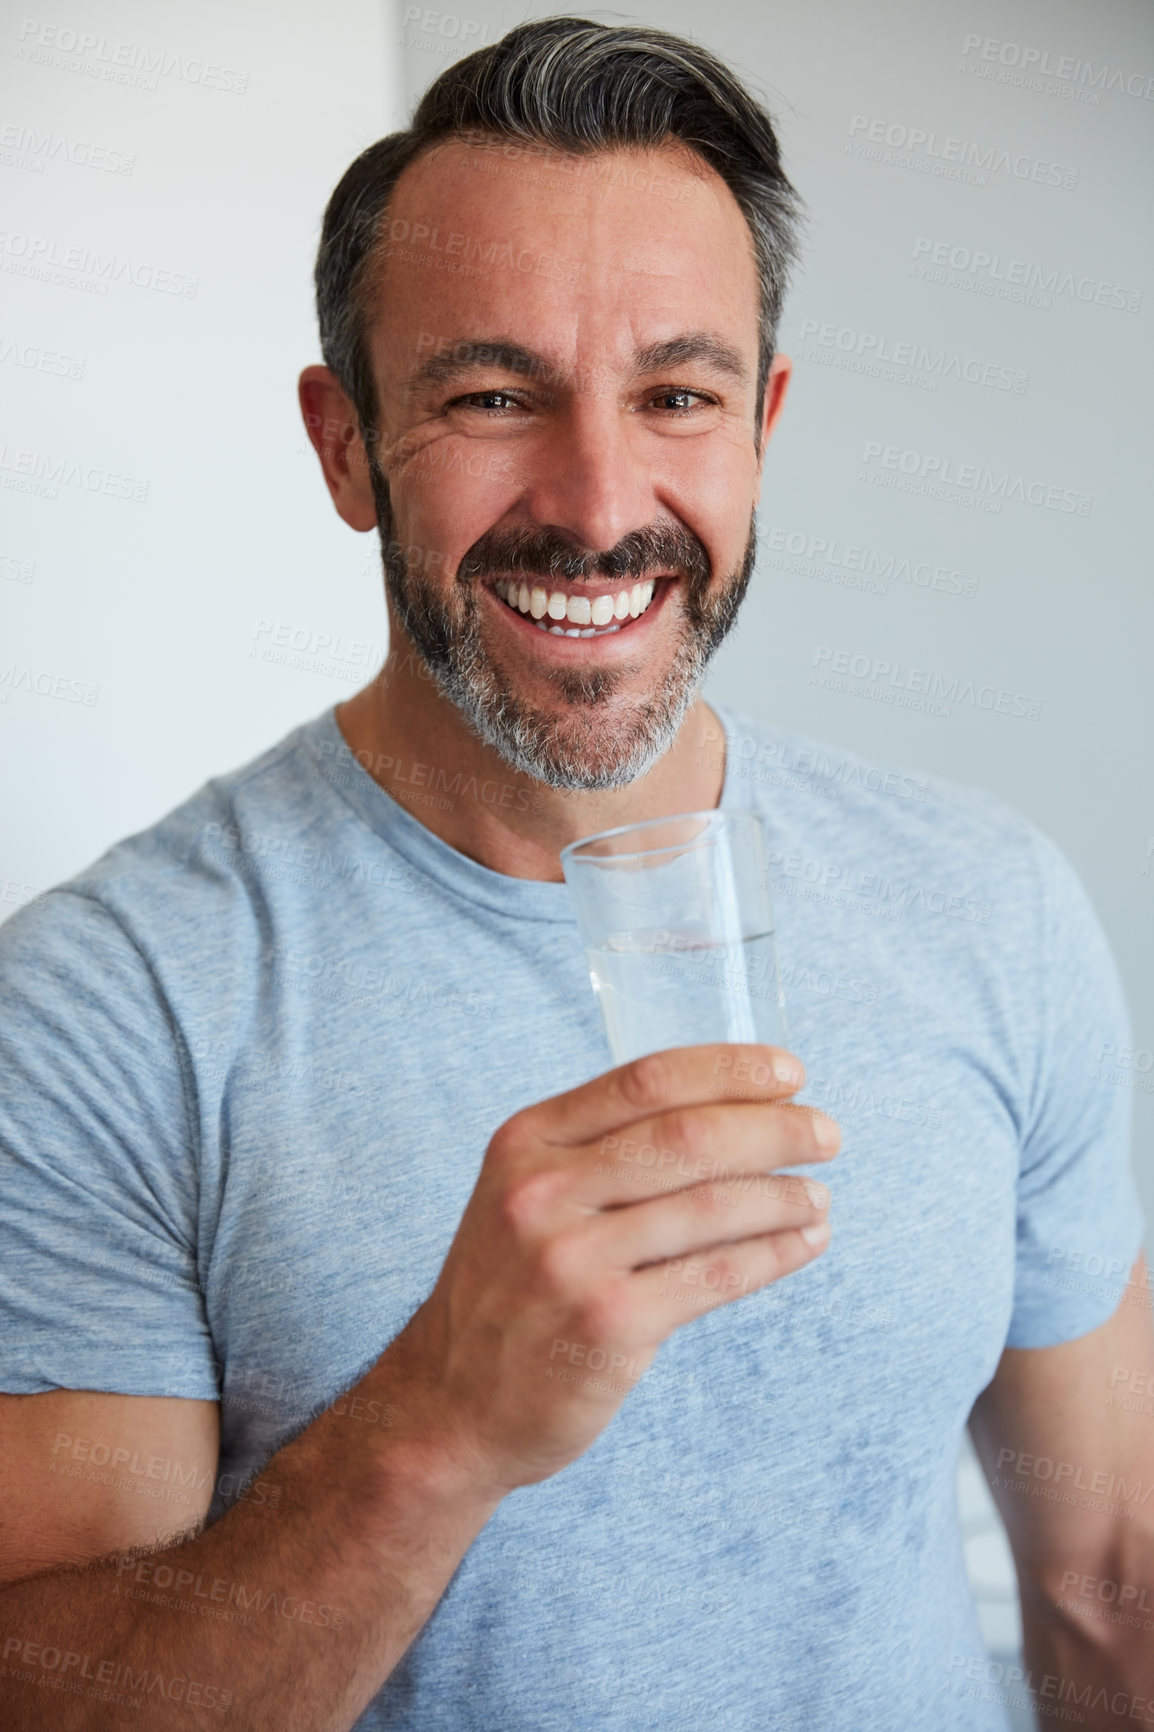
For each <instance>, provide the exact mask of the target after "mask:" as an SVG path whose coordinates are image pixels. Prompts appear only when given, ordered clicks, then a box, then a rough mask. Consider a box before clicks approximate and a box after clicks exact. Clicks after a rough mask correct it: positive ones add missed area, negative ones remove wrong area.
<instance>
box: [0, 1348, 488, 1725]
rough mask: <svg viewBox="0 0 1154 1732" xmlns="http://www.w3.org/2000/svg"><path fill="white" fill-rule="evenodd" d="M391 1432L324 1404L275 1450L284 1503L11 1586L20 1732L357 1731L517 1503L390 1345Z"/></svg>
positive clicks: (375, 1384)
mask: <svg viewBox="0 0 1154 1732" xmlns="http://www.w3.org/2000/svg"><path fill="white" fill-rule="evenodd" d="M356 1393H357V1394H360V1395H362V1396H364V1397H366V1398H367V1399H371V1400H375V1401H377V1402H383V1403H387V1404H388V1406H389V1407H390V1409H391V1410H392V1411H393V1412H394V1414H395V1415H396V1421H395V1423H394V1424H393V1426H392V1427H390V1429H389V1430H387V1431H383V1432H382V1430H381V1428H380V1427H379V1426H376V1425H371V1426H370V1425H366V1424H363V1423H361V1422H359V1421H358V1420H356V1419H354V1418H352V1417H350V1416H349V1415H350V1412H351V1403H344V1404H341V1405H342V1406H343V1408H344V1412H343V1413H339V1412H336V1411H333V1410H332V1409H330V1410H328V1411H326V1412H325V1413H323V1414H322V1415H321V1416H320V1417H319V1418H318V1419H317V1420H315V1421H314V1422H313V1424H312V1425H310V1426H309V1427H308V1428H307V1429H306V1430H305V1431H304V1432H302V1433H301V1435H300V1436H299V1437H298V1438H296V1439H294V1440H293V1442H292V1443H289V1444H287V1445H286V1446H285V1447H284V1448H283V1449H282V1450H280V1451H279V1452H278V1453H277V1454H276V1455H275V1456H274V1457H273V1458H272V1460H271V1461H270V1462H269V1464H268V1466H267V1468H266V1469H265V1470H264V1475H263V1476H262V1477H265V1478H267V1479H268V1480H269V1481H274V1482H275V1484H276V1485H277V1486H278V1487H280V1488H281V1497H280V1500H279V1502H278V1504H277V1505H276V1507H275V1508H273V1509H269V1508H268V1507H267V1506H264V1505H255V1504H253V1503H251V1502H246V1501H243V1500H242V1501H240V1502H238V1503H237V1504H236V1505H235V1506H234V1507H233V1508H232V1509H231V1510H230V1511H229V1512H228V1514H227V1515H225V1516H224V1517H223V1518H222V1519H221V1520H220V1521H219V1522H217V1523H215V1524H214V1525H213V1526H212V1527H211V1528H208V1529H207V1530H205V1531H203V1532H202V1533H200V1534H198V1535H196V1536H195V1537H193V1538H190V1539H187V1540H185V1541H183V1542H180V1543H177V1544H175V1545H168V1546H165V1547H164V1548H163V1549H161V1550H156V1551H153V1552H149V1553H142V1552H140V1551H137V1552H134V1553H126V1554H123V1555H119V1556H113V1557H110V1558H105V1559H103V1560H100V1561H99V1562H97V1563H94V1564H90V1565H88V1566H86V1567H84V1568H82V1569H75V1570H53V1571H50V1572H47V1573H45V1574H43V1575H38V1576H34V1577H31V1578H28V1579H26V1580H24V1581H18V1582H14V1583H11V1584H10V1585H9V1586H8V1587H6V1588H5V1589H3V1590H2V1591H0V1724H3V1726H4V1727H5V1728H8V1729H10V1732H42V1728H44V1727H45V1726H47V1725H51V1726H53V1727H54V1728H59V1729H60V1732H73V1729H76V1732H115V1729H116V1728H119V1727H120V1726H121V1725H122V1724H123V1723H124V1709H125V1707H126V1706H128V1705H129V1704H130V1703H131V1704H134V1705H135V1704H139V1705H138V1706H134V1707H133V1713H132V1722H133V1725H134V1726H135V1727H138V1728H139V1732H172V1729H173V1728H180V1727H188V1728H190V1729H193V1728H195V1729H197V1732H199V1729H200V1728H202V1727H222V1726H223V1727H226V1728H227V1727H230V1726H231V1727H235V1728H238V1729H239V1732H345V1729H346V1728H348V1727H350V1726H352V1724H353V1723H354V1721H355V1720H356V1719H357V1717H358V1715H360V1714H361V1713H362V1712H363V1711H364V1709H365V1707H366V1705H367V1704H368V1702H369V1701H370V1700H371V1699H372V1697H373V1696H374V1694H375V1693H376V1692H377V1690H379V1689H380V1687H381V1685H382V1683H383V1682H384V1680H385V1679H386V1678H387V1677H388V1675H389V1673H390V1672H391V1671H392V1670H393V1668H394V1667H395V1666H396V1664H397V1662H398V1661H399V1660H400V1659H401V1657H402V1655H403V1654H404V1652H405V1650H406V1648H407V1647H408V1646H409V1644H410V1642H411V1641H412V1640H413V1638H414V1637H415V1636H416V1634H417V1633H418V1632H419V1631H420V1630H421V1629H422V1628H423V1626H424V1624H425V1623H426V1622H427V1620H428V1618H429V1617H430V1615H431V1613H432V1612H433V1610H434V1608H435V1606H436V1604H437V1601H438V1600H439V1598H440V1596H441V1594H442V1593H443V1591H444V1589H445V1586H446V1584H447V1583H448V1581H449V1579H450V1577H451V1576H452V1574H453V1571H454V1570H455V1569H456V1567H457V1564H458V1563H459V1562H460V1560H461V1558H462V1557H463V1556H464V1554H465V1552H466V1551H467V1550H468V1548H469V1546H470V1545H471V1544H472V1542H473V1540H474V1539H475V1537H476V1535H477V1534H478V1533H479V1532H480V1530H481V1529H482V1528H483V1527H484V1525H485V1523H486V1521H487V1520H488V1519H489V1516H490V1515H491V1514H492V1513H493V1510H494V1509H495V1508H496V1506H497V1503H498V1502H499V1501H500V1500H499V1497H498V1496H497V1495H496V1494H494V1493H493V1492H492V1491H491V1490H482V1489H480V1488H479V1487H478V1486H477V1485H476V1484H475V1483H474V1482H473V1480H472V1479H471V1477H470V1475H469V1474H468V1472H467V1471H466V1470H465V1469H464V1468H463V1467H461V1466H458V1465H457V1464H456V1463H455V1460H454V1458H453V1457H452V1456H451V1455H450V1453H449V1451H448V1450H447V1449H444V1450H443V1449H441V1448H440V1447H438V1443H437V1440H435V1439H431V1438H429V1437H428V1436H422V1435H421V1433H420V1431H419V1430H418V1429H417V1428H416V1427H415V1426H414V1425H413V1424H411V1423H409V1422H408V1420H409V1410H408V1409H407V1408H406V1405H405V1395H404V1391H403V1389H402V1390H400V1391H398V1387H397V1384H396V1379H395V1377H394V1375H393V1373H392V1368H391V1367H390V1365H389V1361H388V1356H387V1355H386V1357H385V1358H384V1359H383V1360H382V1361H379V1362H378V1364H377V1365H376V1366H374V1367H373V1369H372V1370H371V1371H370V1372H369V1373H368V1374H367V1376H366V1377H365V1378H363V1379H362V1380H361V1382H360V1383H359V1384H358V1385H357V1386H356Z"/></svg>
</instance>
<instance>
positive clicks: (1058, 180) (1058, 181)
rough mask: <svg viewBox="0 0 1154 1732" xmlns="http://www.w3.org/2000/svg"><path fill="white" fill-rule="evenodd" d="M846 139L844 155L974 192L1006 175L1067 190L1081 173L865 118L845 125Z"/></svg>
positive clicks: (1023, 155) (1026, 153)
mask: <svg viewBox="0 0 1154 1732" xmlns="http://www.w3.org/2000/svg"><path fill="white" fill-rule="evenodd" d="M860 134H864V137H860V136H859V135H860ZM849 136H850V142H849V143H848V144H847V145H846V147H845V149H846V154H847V155H850V156H857V157H861V158H863V159H864V160H865V161H867V162H880V163H882V164H883V165H885V166H888V167H892V168H911V169H914V170H915V171H916V172H918V173H921V174H932V175H937V176H943V177H944V178H946V179H947V180H959V179H960V180H965V181H967V182H968V183H969V184H970V185H973V186H988V185H989V178H988V177H989V176H990V175H991V174H1007V175H1009V176H1011V178H1012V179H1014V180H1029V181H1034V182H1035V183H1036V184H1037V185H1039V186H1061V187H1067V188H1070V187H1075V186H1077V184H1078V176H1079V173H1080V171H1079V170H1078V169H1076V168H1071V167H1070V166H1069V165H1068V164H1066V163H1060V162H1051V161H1049V159H1048V158H1045V157H1040V156H1031V155H1030V153H1029V151H1024V150H1018V151H1014V150H1007V149H1004V148H1003V149H999V148H998V147H997V146H996V145H993V144H990V145H981V144H975V143H974V142H973V140H972V139H968V138H953V137H945V136H943V137H939V135H938V134H937V133H936V132H927V131H926V129H925V127H924V126H906V125H904V124H903V123H902V122H900V121H887V120H871V119H870V117H869V116H868V115H865V114H855V115H853V116H852V118H851V120H850V123H849Z"/></svg>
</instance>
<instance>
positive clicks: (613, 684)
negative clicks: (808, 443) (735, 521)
mask: <svg viewBox="0 0 1154 1732" xmlns="http://www.w3.org/2000/svg"><path fill="white" fill-rule="evenodd" d="M371 474H372V479H373V494H374V498H375V501H376V507H377V522H378V525H379V528H380V532H381V552H382V562H383V565H384V571H385V584H386V588H387V590H388V594H389V596H390V598H391V600H392V603H393V606H394V609H395V610H396V614H397V617H398V618H399V620H400V623H401V625H402V626H403V627H404V630H405V632H406V633H407V635H408V637H409V638H410V640H411V641H412V643H413V646H414V648H415V649H416V651H417V653H418V654H419V656H420V657H421V660H422V661H423V662H424V664H425V666H426V667H427V668H428V670H429V673H430V675H431V676H432V678H433V681H434V682H435V684H436V686H437V689H438V690H439V691H440V692H442V693H443V694H444V696H445V697H446V698H448V700H449V702H450V703H452V704H453V705H455V706H456V708H457V710H458V711H459V712H460V714H461V715H462V716H463V717H464V719H465V721H466V723H467V724H468V726H469V727H470V729H471V730H472V732H473V733H474V734H475V735H476V737H477V738H478V739H479V740H480V741H481V742H482V743H483V744H484V745H486V746H491V747H492V748H493V750H494V751H495V752H496V753H497V754H498V756H499V757H500V758H501V759H502V760H503V761H504V762H505V763H506V764H508V765H509V767H510V769H512V770H517V771H520V772H521V773H522V774H523V775H526V776H530V777H532V778H533V780H534V781H538V782H542V783H544V784H545V786H546V787H549V788H557V789H564V790H566V791H569V792H575V793H594V792H608V791H609V790H611V789H616V788H624V787H626V786H628V784H629V783H630V782H633V781H636V780H637V779H638V777H640V776H644V775H645V774H646V773H647V772H648V771H649V770H651V769H652V768H653V765H654V764H655V763H656V762H657V761H658V759H659V758H661V757H663V756H664V754H665V753H666V752H667V751H668V750H669V748H670V746H671V745H672V744H673V742H674V740H675V739H676V737H677V734H678V732H679V730H680V728H681V724H682V723H683V721H684V720H685V717H686V714H687V712H688V710H689V707H690V705H691V704H692V702H693V701H694V699H695V697H696V696H697V692H698V689H699V687H700V685H701V681H702V679H703V678H704V675H705V670H706V667H707V666H708V663H709V661H710V659H711V657H712V656H713V654H714V652H715V651H716V650H717V649H718V647H719V646H720V645H721V643H722V642H723V641H724V639H725V638H726V636H727V635H728V633H729V631H730V629H731V628H732V626H733V623H734V620H735V619H736V617H737V612H738V609H739V608H740V606H741V602H742V600H743V599H744V596H745V592H746V590H747V589H748V587H749V581H750V578H751V577H752V575H753V568H754V562H755V559H756V553H757V534H756V526H755V521H754V518H753V516H752V515H751V517H750V526H749V540H748V542H747V543H746V548H745V553H744V555H743V557H742V561H741V564H740V566H739V567H738V569H737V571H735V572H734V573H733V574H732V576H731V577H730V578H729V580H728V581H727V583H726V585H725V587H724V588H723V589H722V591H721V593H720V594H719V595H716V596H713V597H710V596H708V593H707V592H708V589H709V583H710V577H711V572H710V565H709V557H708V554H707V553H706V550H705V548H704V546H703V545H702V543H701V542H700V541H699V540H698V539H697V537H696V536H694V535H692V534H690V532H689V531H687V530H685V529H681V528H678V527H676V526H673V525H669V526H662V525H655V526H652V527H648V528H646V529H642V530H637V531H635V532H633V533H632V534H630V535H628V536H626V537H625V538H624V540H622V541H621V542H619V543H618V545H617V546H616V547H615V548H614V549H613V550H612V551H611V552H610V553H607V554H583V553H580V552H576V551H574V549H573V547H572V545H571V544H570V543H568V542H566V541H565V539H564V537H562V536H559V535H557V534H556V533H554V532H553V531H551V530H516V531H505V532H489V533H488V534H486V535H484V536H482V537H481V539H480V541H478V542H476V543H475V544H474V546H473V547H472V548H470V550H469V552H468V553H467V554H466V555H465V556H464V558H463V559H462V560H461V562H460V565H459V567H458V570H457V576H456V580H455V584H454V591H453V594H452V597H451V600H446V599H444V598H442V596H441V595H439V594H438V592H437V590H436V589H435V588H434V587H433V585H432V584H430V583H428V582H427V581H426V580H425V578H424V577H423V576H422V574H421V572H420V569H419V565H417V564H415V563H412V562H410V561H408V560H407V559H406V558H405V553H406V551H407V550H406V549H405V548H403V547H401V546H400V545H399V544H398V543H397V542H396V540H395V539H394V538H393V515H392V507H391V502H390V500H389V494H388V486H387V483H386V481H385V478H384V476H383V475H382V474H381V472H380V469H379V467H378V465H377V464H376V463H375V462H373V463H372V465H371ZM410 551H412V550H410ZM671 570H672V571H679V572H681V573H683V574H684V575H683V578H682V583H681V587H682V591H683V596H684V604H685V615H686V631H685V635H684V637H683V639H682V641H681V643H680V644H679V646H678V649H677V653H676V655H675V657H674V660H673V663H672V666H671V667H670V668H669V670H668V672H667V673H666V674H665V676H664V678H663V679H662V682H661V685H660V687H659V689H658V690H657V691H655V692H653V693H652V694H650V695H649V696H647V697H646V698H645V699H644V700H643V701H642V702H641V703H640V704H639V705H638V706H637V707H635V709H634V710H633V712H632V714H630V715H629V716H628V717H623V716H620V715H616V716H611V717H610V718H609V719H607V718H606V714H605V711H606V706H607V705H608V704H609V702H610V700H611V699H612V697H613V694H614V692H615V690H616V688H617V685H618V683H619V681H618V676H617V674H616V671H615V670H613V669H601V668H593V669H590V670H589V671H588V672H582V671H580V670H577V669H573V670H570V669H563V668H559V669H556V670H554V671H553V672H552V673H551V675H550V679H551V680H552V683H553V684H554V686H555V687H556V689H557V691H558V693H559V694H560V695H561V697H563V698H564V699H565V701H566V702H567V704H568V705H569V706H570V708H571V711H573V712H575V713H573V714H572V716H571V719H570V720H569V721H567V722H562V721H559V719H558V718H557V717H556V716H553V715H549V714H547V713H542V712H541V711H540V710H537V709H534V708H533V707H531V706H530V705H528V704H526V703H525V702H524V701H523V700H522V699H521V698H520V697H518V695H517V693H516V692H515V691H513V690H512V689H511V688H510V687H509V686H508V685H506V684H505V683H504V682H503V681H502V680H501V678H500V677H499V675H498V674H497V672H496V671H495V670H494V668H493V666H492V664H491V662H490V661H489V660H488V658H487V657H486V654H485V649H484V643H483V639H482V634H481V630H480V626H479V623H478V616H479V610H478V607H477V595H476V582H475V580H476V579H478V578H480V577H483V576H486V577H487V576H499V575H503V574H508V573H512V572H514V571H520V572H524V573H526V574H527V575H536V576H545V575H549V576H563V577H568V578H582V577H589V576H595V575H601V576H606V577H626V576H630V577H633V578H634V580H635V581H637V580H639V579H641V578H643V577H645V576H646V575H647V574H648V573H649V572H653V571H671Z"/></svg>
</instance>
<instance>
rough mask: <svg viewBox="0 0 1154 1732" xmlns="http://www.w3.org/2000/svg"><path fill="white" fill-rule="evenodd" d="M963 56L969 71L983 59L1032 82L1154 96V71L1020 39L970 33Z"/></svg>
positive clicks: (1143, 98)
mask: <svg viewBox="0 0 1154 1732" xmlns="http://www.w3.org/2000/svg"><path fill="white" fill-rule="evenodd" d="M962 58H963V61H964V62H968V64H967V65H966V66H965V70H966V71H967V72H970V71H973V72H977V71H978V69H979V68H980V67H981V66H982V65H983V63H984V64H985V65H986V66H988V67H989V68H990V71H989V72H988V73H987V74H986V76H993V75H994V69H995V68H999V67H1001V68H1005V69H1006V70H1008V71H1013V72H1016V73H1018V74H1019V75H1021V76H1022V77H1023V78H1024V80H1025V81H1026V82H1027V83H1029V82H1030V81H1031V80H1034V81H1037V82H1039V83H1040V82H1041V80H1043V79H1048V78H1052V79H1054V80H1055V81H1056V82H1057V83H1058V84H1060V85H1066V86H1068V87H1069V88H1070V89H1071V91H1073V90H1075V89H1080V90H1083V91H1085V94H1086V96H1088V97H1089V96H1091V94H1092V93H1094V100H1097V94H1096V93H1097V92H1100V91H1108V90H1113V91H1117V92H1118V94H1119V95H1123V96H1136V97H1138V98H1139V100H1141V101H1144V102H1149V101H1151V99H1152V98H1154V75H1151V74H1148V73H1144V72H1127V71H1124V70H1123V68H1122V67H1120V66H1111V65H1110V64H1109V62H1108V61H1107V62H1104V63H1103V64H1102V65H1101V66H1095V65H1094V64H1093V63H1092V62H1091V61H1089V60H1076V59H1074V58H1073V56H1071V55H1068V54H1063V55H1052V54H1051V52H1050V50H1049V49H1048V48H1027V47H1025V46H1024V45H1023V44H1022V43H1020V42H1001V41H999V40H998V38H997V37H996V36H978V35H969V36H967V37H966V39H965V41H964V42H963V43H962Z"/></svg>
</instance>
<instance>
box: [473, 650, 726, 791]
mask: <svg viewBox="0 0 1154 1732" xmlns="http://www.w3.org/2000/svg"><path fill="white" fill-rule="evenodd" d="M593 672H594V670H589V672H588V673H587V674H586V675H585V677H586V679H589V678H590V677H591V675H592V673H593ZM569 677H570V678H571V677H572V676H571V675H570V676H569ZM695 695H696V693H695V692H694V691H690V692H687V693H684V694H683V695H681V696H679V697H678V698H677V700H676V701H675V702H673V703H669V702H666V703H664V704H661V703H654V702H653V701H652V700H650V701H648V702H640V701H638V700H637V699H636V698H629V697H626V696H624V695H617V696H613V697H603V698H601V699H599V700H598V699H594V700H593V701H592V702H590V701H588V700H586V701H585V702H584V703H581V702H578V703H576V704H575V703H574V702H572V701H569V702H566V701H565V700H564V699H560V700H559V698H558V696H557V694H554V696H553V699H552V701H551V702H549V703H547V704H545V705H543V706H541V707H536V706H533V705H530V704H528V703H526V702H525V701H524V700H523V699H521V698H520V696H519V695H518V696H516V697H515V696H513V694H511V693H506V694H504V696H503V697H502V698H501V699H500V700H499V701H498V702H496V703H494V702H493V701H492V694H491V693H490V694H486V696H487V698H488V701H486V702H484V703H483V704H482V703H478V702H477V701H475V700H474V701H473V702H466V703H465V704H463V705H462V706H461V707H462V709H463V711H464V713H465V716H466V720H467V721H468V722H469V724H470V726H471V727H472V729H473V731H474V732H475V733H476V734H477V735H478V737H479V738H480V739H481V740H482V741H483V743H484V744H485V745H487V746H489V747H491V748H492V749H493V750H494V751H495V752H496V753H497V754H498V755H499V756H500V757H501V758H502V759H503V760H504V762H505V763H507V764H508V765H509V767H510V769H514V770H518V771H520V772H521V773H522V774H523V775H527V776H530V777H532V778H533V779H534V780H535V781H539V782H543V783H544V784H545V785H546V786H547V787H551V788H557V789H565V790H568V791H570V792H574V793H595V792H608V791H609V790H611V789H614V788H625V787H628V786H629V784H630V783H631V782H635V781H637V780H638V779H639V778H640V777H641V776H644V775H645V774H646V773H647V772H648V771H649V770H650V769H652V768H653V765H654V764H655V763H656V762H657V761H658V759H659V758H661V757H663V756H664V755H665V753H666V752H667V751H668V750H669V748H670V746H671V745H672V744H673V741H674V740H675V738H676V737H677V733H678V731H679V729H680V727H681V723H682V721H683V720H684V717H685V714H686V712H687V711H688V709H689V706H690V704H691V703H692V701H693V698H694V696H695Z"/></svg>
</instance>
